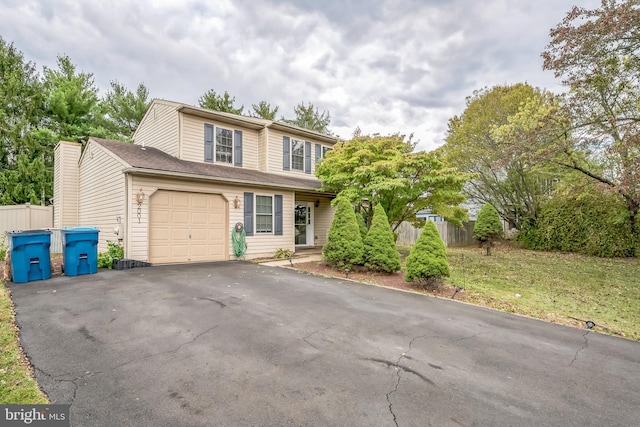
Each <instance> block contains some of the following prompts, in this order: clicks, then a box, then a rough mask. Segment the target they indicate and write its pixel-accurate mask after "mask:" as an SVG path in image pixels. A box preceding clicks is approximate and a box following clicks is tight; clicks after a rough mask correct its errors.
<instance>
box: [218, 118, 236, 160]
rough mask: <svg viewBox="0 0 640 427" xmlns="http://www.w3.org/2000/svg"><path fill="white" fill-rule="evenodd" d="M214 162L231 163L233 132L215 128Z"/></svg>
mask: <svg viewBox="0 0 640 427" xmlns="http://www.w3.org/2000/svg"><path fill="white" fill-rule="evenodd" d="M216 162H219V163H229V164H232V163H233V131H232V130H230V129H224V128H220V127H216Z"/></svg>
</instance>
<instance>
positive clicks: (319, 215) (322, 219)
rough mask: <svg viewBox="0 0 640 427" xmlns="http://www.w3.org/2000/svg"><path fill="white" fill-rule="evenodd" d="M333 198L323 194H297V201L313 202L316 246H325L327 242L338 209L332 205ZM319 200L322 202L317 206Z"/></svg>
mask: <svg viewBox="0 0 640 427" xmlns="http://www.w3.org/2000/svg"><path fill="white" fill-rule="evenodd" d="M331 200H332V199H330V198H327V197H323V196H318V197H316V196H308V195H296V202H310V203H313V234H314V236H315V240H314V245H315V246H323V245H324V244H325V243H327V236H328V235H329V228H330V227H331V223H332V222H333V215H334V213H335V211H336V209H335V208H334V207H332V206H331ZM317 201H320V203H319V204H318V206H317V207H316V206H315V205H316V202H317Z"/></svg>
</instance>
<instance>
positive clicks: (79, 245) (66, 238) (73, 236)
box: [60, 227, 100, 276]
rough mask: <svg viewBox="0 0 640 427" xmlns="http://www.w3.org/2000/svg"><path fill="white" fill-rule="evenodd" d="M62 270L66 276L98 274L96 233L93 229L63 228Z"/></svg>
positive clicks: (96, 230) (95, 229)
mask: <svg viewBox="0 0 640 427" xmlns="http://www.w3.org/2000/svg"><path fill="white" fill-rule="evenodd" d="M60 231H61V232H62V245H63V251H62V268H63V269H64V274H65V275H67V276H78V275H81V274H95V273H97V272H98V233H99V232H100V230H98V229H97V228H94V227H72V228H63V229H62V230H60Z"/></svg>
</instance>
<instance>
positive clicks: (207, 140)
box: [204, 124, 213, 163]
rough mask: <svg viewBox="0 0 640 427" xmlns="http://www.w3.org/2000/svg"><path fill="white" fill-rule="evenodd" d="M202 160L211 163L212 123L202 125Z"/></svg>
mask: <svg viewBox="0 0 640 427" xmlns="http://www.w3.org/2000/svg"><path fill="white" fill-rule="evenodd" d="M204 161H205V162H208V163H213V125H209V124H205V125H204Z"/></svg>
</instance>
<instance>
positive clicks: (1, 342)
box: [0, 281, 49, 404]
mask: <svg viewBox="0 0 640 427" xmlns="http://www.w3.org/2000/svg"><path fill="white" fill-rule="evenodd" d="M48 402H49V401H48V400H47V397H46V396H45V395H44V393H43V392H42V391H41V390H40V389H39V388H38V384H37V383H36V380H35V379H34V378H33V375H32V371H31V365H29V362H28V360H27V359H26V357H25V356H24V355H23V354H22V352H21V351H20V347H19V345H18V328H17V327H16V326H15V320H14V313H13V304H12V302H11V299H10V298H9V291H8V290H7V288H6V287H5V285H4V282H2V281H0V404H12V403H23V404H37V403H48Z"/></svg>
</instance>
